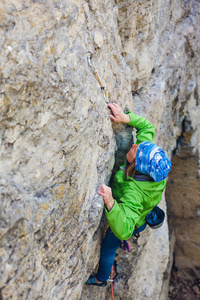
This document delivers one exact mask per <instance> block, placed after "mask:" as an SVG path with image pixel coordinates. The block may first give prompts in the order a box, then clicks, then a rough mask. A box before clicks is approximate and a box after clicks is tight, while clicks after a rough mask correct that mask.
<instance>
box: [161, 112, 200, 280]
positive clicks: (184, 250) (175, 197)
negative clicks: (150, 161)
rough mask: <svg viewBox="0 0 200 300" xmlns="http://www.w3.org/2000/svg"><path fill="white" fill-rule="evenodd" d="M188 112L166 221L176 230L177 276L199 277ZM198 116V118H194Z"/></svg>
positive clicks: (197, 187) (195, 176) (194, 161)
mask: <svg viewBox="0 0 200 300" xmlns="http://www.w3.org/2000/svg"><path fill="white" fill-rule="evenodd" d="M189 117H190V116H187V117H186V119H185V120H184V121H183V132H182V135H181V137H180V138H179V140H178V144H177V149H176V151H175V153H174V156H173V159H172V163H173V170H172V172H171V174H170V176H169V181H168V185H167V189H166V199H167V204H168V214H169V216H170V217H169V223H170V229H171V231H172V232H173V231H175V236H176V247H175V255H174V256H175V257H174V260H175V261H174V264H175V266H176V267H177V268H178V274H179V276H180V277H186V278H189V279H190V278H191V277H192V278H194V277H197V278H198V277H200V272H199V263H200V262H199V250H200V237H199V230H200V223H199V217H200V203H199V199H200V180H199V178H200V177H199V164H198V149H197V146H199V145H197V141H199V137H197V136H196V134H197V133H198V134H199V132H200V131H197V130H196V128H195V127H196V126H195V125H196V124H195V122H192V121H191V119H190V118H189ZM195 119H197V118H195Z"/></svg>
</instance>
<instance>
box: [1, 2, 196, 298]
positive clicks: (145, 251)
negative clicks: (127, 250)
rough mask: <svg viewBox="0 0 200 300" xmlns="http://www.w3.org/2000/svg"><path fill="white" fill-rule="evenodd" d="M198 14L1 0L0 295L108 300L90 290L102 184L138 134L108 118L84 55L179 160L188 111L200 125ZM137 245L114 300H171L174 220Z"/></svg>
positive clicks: (152, 7)
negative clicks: (167, 275) (167, 279)
mask: <svg viewBox="0 0 200 300" xmlns="http://www.w3.org/2000/svg"><path fill="white" fill-rule="evenodd" d="M199 13H200V4H199V1H198V0H196V1H195V0H192V1H183V0H167V1H166V0H159V1H151V0H149V1H142V0H140V1H139V0H138V1H130V0H129V1H106V0H105V1H96V0H91V1H81V0H80V1H79V0H78V1H67V0H65V1H64V0H58V1H52V0H47V1H39V0H38V1H37V0H33V1H31V0H30V1H29V0H27V1H26V0H22V1H21V0H20V1H19V0H7V1H5V0H2V1H1V3H0V16H1V18H0V49H1V50H0V110H1V114H0V124H1V127H0V133H1V148H0V155H1V164H0V170H1V172H0V174H1V178H0V185H1V204H0V205H1V207H0V208H1V209H0V217H1V219H0V222H1V235H0V256H1V263H0V268H1V280H0V291H1V292H0V298H2V299H4V300H5V299H88V298H89V297H90V298H92V299H105V298H108V299H109V289H108V294H106V289H102V290H99V289H96V288H92V287H89V288H88V287H85V286H84V282H85V280H86V279H87V276H89V274H90V272H91V271H92V270H93V269H94V268H95V267H96V266H97V264H98V259H99V250H100V243H101V240H102V236H103V228H104V221H105V218H104V216H103V217H102V214H103V200H102V198H101V197H100V196H98V195H97V193H96V188H97V186H98V185H99V184H100V183H102V182H105V183H108V182H109V179H110V177H111V174H112V170H113V167H114V164H115V163H116V164H115V165H116V166H115V169H116V168H117V166H119V165H120V164H121V162H122V161H123V159H124V154H125V152H126V150H127V149H128V148H129V147H130V144H131V142H132V129H131V128H128V127H125V126H122V125H114V124H112V122H111V121H110V119H109V114H110V112H109V110H108V109H107V105H106V103H105V101H104V98H103V95H102V93H101V91H100V88H99V84H98V82H97V80H96V78H95V77H94V75H93V74H92V72H91V69H90V67H89V66H88V62H87V55H88V54H87V52H88V51H91V52H92V53H93V58H94V61H95V63H96V66H97V69H98V72H99V75H100V77H101V79H102V81H103V84H106V86H107V90H108V97H109V100H110V101H111V102H112V101H115V102H116V103H118V104H119V105H121V106H122V107H123V109H129V110H133V109H134V111H135V112H136V113H138V114H140V115H142V116H144V117H146V118H148V119H149V121H151V122H152V123H153V124H154V125H155V127H156V136H155V142H156V143H158V144H159V146H160V147H162V148H163V149H164V150H166V151H167V153H168V154H169V156H170V155H171V151H172V150H173V149H174V148H175V147H176V141H177V138H178V137H179V136H180V135H181V132H182V121H183V120H184V118H185V116H186V115H187V114H188V111H190V112H191V114H192V112H193V115H194V118H195V121H194V122H196V125H195V126H196V127H195V130H196V131H197V132H198V130H199V119H198V118H196V115H197V116H198V114H199V95H200V90H199V87H200V76H199V65H200V59H199V47H200V45H199V40H200V32H199V26H200V21H199ZM195 113H196V115H195ZM196 119H197V120H196ZM196 136H197V135H196ZM198 138H199V137H198ZM198 138H197V142H196V144H198ZM196 153H197V156H198V155H199V152H198V151H197V152H196ZM115 154H116V155H115ZM161 205H162V206H163V207H165V200H164V198H163V200H162V204H161ZM197 217H199V216H197ZM131 248H132V253H131V254H130V255H127V254H124V253H122V252H121V250H119V252H118V254H117V257H116V268H115V272H116V273H115V274H116V276H117V280H116V282H115V286H114V289H115V296H116V299H137V300H139V299H164V297H165V296H166V295H164V292H163V293H162V281H163V274H164V272H165V270H166V267H167V263H168V254H169V251H168V227H167V223H165V225H164V226H163V227H162V228H160V229H159V230H157V231H154V232H153V231H150V230H148V229H147V230H146V231H145V232H144V233H143V234H142V237H141V240H140V241H139V245H138V246H137V247H136V245H135V244H132V245H131Z"/></svg>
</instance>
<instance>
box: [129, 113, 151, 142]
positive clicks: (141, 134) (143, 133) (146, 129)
mask: <svg viewBox="0 0 200 300" xmlns="http://www.w3.org/2000/svg"><path fill="white" fill-rule="evenodd" d="M126 114H128V115H129V117H130V122H129V123H128V125H130V126H132V127H135V128H136V130H137V135H136V138H137V141H136V144H140V143H142V142H153V138H154V134H155V127H154V125H153V124H151V123H150V122H149V121H147V120H146V119H145V118H143V117H140V116H138V115H136V114H134V113H133V112H131V111H128V112H127V113H126Z"/></svg>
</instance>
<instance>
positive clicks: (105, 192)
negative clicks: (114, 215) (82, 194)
mask: <svg viewBox="0 0 200 300" xmlns="http://www.w3.org/2000/svg"><path fill="white" fill-rule="evenodd" d="M97 193H98V194H99V195H101V196H103V200H104V203H105V205H106V207H107V210H108V211H110V210H111V209H112V207H113V206H114V204H115V202H114V200H113V196H112V190H111V188H110V187H109V186H107V185H105V184H102V185H100V186H99V187H98V188H97Z"/></svg>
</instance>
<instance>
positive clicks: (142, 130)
mask: <svg viewBox="0 0 200 300" xmlns="http://www.w3.org/2000/svg"><path fill="white" fill-rule="evenodd" d="M127 114H128V115H129V117H130V123H129V124H128V125H130V126H133V127H135V128H136V129H137V135H136V137H137V141H136V144H140V143H141V142H146V141H150V142H152V141H153V137H154V133H155V127H154V126H153V125H152V124H151V123H149V122H148V121H147V120H146V119H145V118H143V117H140V116H138V115H136V114H134V113H132V112H131V111H129V112H127ZM124 166H125V164H124ZM165 185H166V181H165V180H163V181H161V182H156V181H136V180H135V179H134V178H132V177H128V178H126V177H125V176H124V172H123V171H122V170H121V169H120V170H119V171H118V172H117V173H116V175H115V177H114V180H113V182H112V185H111V188H112V195H113V198H114V202H115V204H114V206H113V208H112V209H111V210H110V212H108V211H107V208H106V206H105V213H106V218H107V220H108V223H109V225H110V228H111V230H112V231H113V233H114V234H115V235H116V237H118V238H119V239H120V240H127V239H129V238H130V237H131V236H132V234H133V231H134V229H135V225H136V226H137V227H140V226H141V225H143V224H144V223H145V217H146V215H147V214H148V213H149V212H150V211H151V210H152V209H153V208H154V207H155V206H156V205H157V204H158V203H159V202H160V201H161V198H162V192H163V191H164V189H165Z"/></svg>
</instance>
